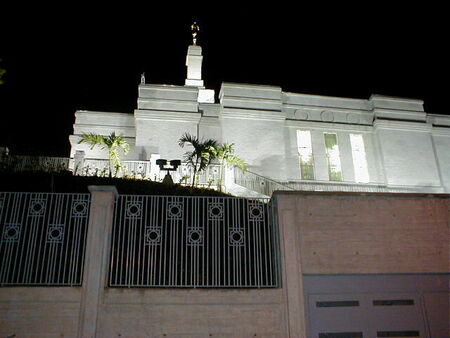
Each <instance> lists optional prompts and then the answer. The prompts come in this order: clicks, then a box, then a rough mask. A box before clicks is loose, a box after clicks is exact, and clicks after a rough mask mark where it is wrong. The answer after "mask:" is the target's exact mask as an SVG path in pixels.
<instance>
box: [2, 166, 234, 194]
mask: <svg viewBox="0 0 450 338" xmlns="http://www.w3.org/2000/svg"><path fill="white" fill-rule="evenodd" d="M90 185H113V186H115V187H116V188H117V191H118V192H119V194H136V195H169V196H230V195H226V194H224V193H220V192H218V191H215V190H212V189H204V188H191V187H183V186H181V185H178V184H175V185H165V184H162V183H158V182H152V181H146V180H140V179H126V178H114V177H95V176H73V175H72V174H71V173H70V172H67V173H48V172H36V171H34V172H30V171H28V172H0V191H25V192H65V193H88V192H89V190H88V186H90Z"/></svg>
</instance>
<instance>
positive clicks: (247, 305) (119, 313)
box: [98, 289, 288, 337]
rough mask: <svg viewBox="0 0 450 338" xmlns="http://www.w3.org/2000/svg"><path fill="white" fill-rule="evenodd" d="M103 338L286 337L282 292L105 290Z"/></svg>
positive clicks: (102, 315)
mask: <svg viewBox="0 0 450 338" xmlns="http://www.w3.org/2000/svg"><path fill="white" fill-rule="evenodd" d="M99 315H100V321H99V324H98V325H99V327H98V332H99V334H100V336H102V337H118V336H122V337H140V336H152V337H153V336H156V337H163V336H167V337H173V336H188V337H208V336H214V337H227V336H228V337H253V336H256V337H286V336H288V333H287V327H286V308H285V297H284V295H283V290H282V289H259V290H245V289H240V290H226V289H187V290H186V289H184V290H183V289H108V290H106V292H105V298H104V303H103V304H102V305H101V310H100V313H99Z"/></svg>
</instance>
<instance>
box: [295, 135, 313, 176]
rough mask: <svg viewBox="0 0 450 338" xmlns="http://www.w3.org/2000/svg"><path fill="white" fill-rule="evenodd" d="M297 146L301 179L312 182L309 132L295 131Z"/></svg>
mask: <svg viewBox="0 0 450 338" xmlns="http://www.w3.org/2000/svg"><path fill="white" fill-rule="evenodd" d="M297 146H298V156H299V159H300V173H301V178H302V180H313V179H314V159H313V152H312V145H311V132H310V131H309V130H297Z"/></svg>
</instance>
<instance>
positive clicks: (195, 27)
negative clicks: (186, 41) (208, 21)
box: [191, 21, 200, 45]
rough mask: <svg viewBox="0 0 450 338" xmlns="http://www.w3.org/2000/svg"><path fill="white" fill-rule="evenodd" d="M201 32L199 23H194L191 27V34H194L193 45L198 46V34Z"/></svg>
mask: <svg viewBox="0 0 450 338" xmlns="http://www.w3.org/2000/svg"><path fill="white" fill-rule="evenodd" d="M199 31H200V27H199V25H197V22H195V21H194V23H193V24H192V25H191V32H192V43H193V44H194V45H196V44H197V34H198V32H199Z"/></svg>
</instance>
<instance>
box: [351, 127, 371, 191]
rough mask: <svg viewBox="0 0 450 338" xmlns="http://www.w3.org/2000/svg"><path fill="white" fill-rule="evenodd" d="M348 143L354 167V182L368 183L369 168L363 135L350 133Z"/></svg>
mask: <svg viewBox="0 0 450 338" xmlns="http://www.w3.org/2000/svg"><path fill="white" fill-rule="evenodd" d="M350 144H351V146H352V157H353V167H354V168H355V182H361V183H368V182H369V170H368V168H367V160H366V150H365V148H364V140H363V136H362V135H361V134H350Z"/></svg>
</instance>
